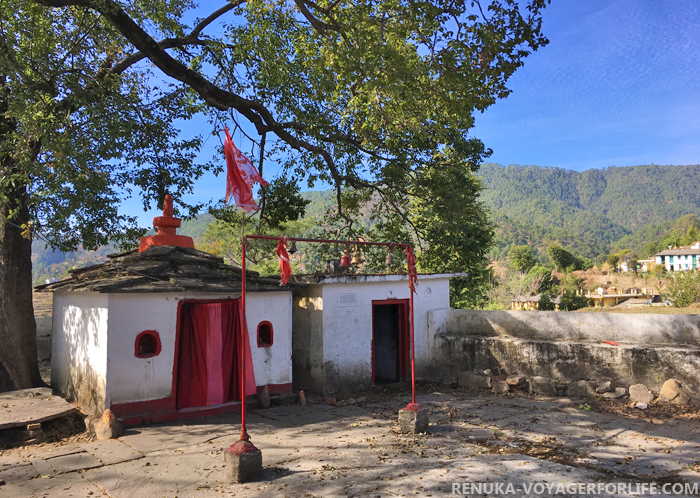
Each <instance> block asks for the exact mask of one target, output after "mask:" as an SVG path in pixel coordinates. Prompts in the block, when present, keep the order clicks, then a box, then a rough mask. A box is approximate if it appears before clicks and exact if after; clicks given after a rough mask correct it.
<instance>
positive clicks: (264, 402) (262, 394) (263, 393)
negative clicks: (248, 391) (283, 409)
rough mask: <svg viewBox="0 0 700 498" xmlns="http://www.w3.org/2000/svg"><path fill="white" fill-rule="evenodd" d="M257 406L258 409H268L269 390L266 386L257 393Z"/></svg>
mask: <svg viewBox="0 0 700 498" xmlns="http://www.w3.org/2000/svg"><path fill="white" fill-rule="evenodd" d="M258 406H260V408H270V388H269V387H268V386H263V387H262V389H260V391H258Z"/></svg>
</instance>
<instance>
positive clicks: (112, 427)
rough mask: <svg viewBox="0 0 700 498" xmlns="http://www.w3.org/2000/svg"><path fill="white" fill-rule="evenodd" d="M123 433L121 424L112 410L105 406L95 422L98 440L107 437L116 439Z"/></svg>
mask: <svg viewBox="0 0 700 498" xmlns="http://www.w3.org/2000/svg"><path fill="white" fill-rule="evenodd" d="M123 433H124V431H123V429H122V424H120V423H119V420H117V417H115V416H114V414H113V413H112V410H110V409H109V408H107V409H106V410H105V411H104V413H103V414H102V416H101V417H100V420H98V421H97V423H96V424H95V435H96V436H97V439H99V440H100V441H104V440H107V439H116V438H118V437H119V436H121V435H122V434H123Z"/></svg>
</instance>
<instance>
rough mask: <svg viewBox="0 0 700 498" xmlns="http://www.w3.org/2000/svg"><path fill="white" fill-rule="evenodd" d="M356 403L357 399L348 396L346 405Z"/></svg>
mask: <svg viewBox="0 0 700 498" xmlns="http://www.w3.org/2000/svg"><path fill="white" fill-rule="evenodd" d="M356 403H357V400H356V399H355V398H350V399H349V400H348V405H354V404H356Z"/></svg>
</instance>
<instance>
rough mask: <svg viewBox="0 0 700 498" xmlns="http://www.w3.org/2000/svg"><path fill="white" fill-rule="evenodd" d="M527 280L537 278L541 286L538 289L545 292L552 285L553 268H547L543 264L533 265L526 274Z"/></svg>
mask: <svg viewBox="0 0 700 498" xmlns="http://www.w3.org/2000/svg"><path fill="white" fill-rule="evenodd" d="M525 279H526V280H537V281H539V282H540V286H539V288H538V289H537V291H538V292H545V291H548V290H550V289H551V287H552V270H550V269H549V268H545V267H544V266H541V265H535V266H533V267H532V268H531V269H530V271H529V272H527V275H525Z"/></svg>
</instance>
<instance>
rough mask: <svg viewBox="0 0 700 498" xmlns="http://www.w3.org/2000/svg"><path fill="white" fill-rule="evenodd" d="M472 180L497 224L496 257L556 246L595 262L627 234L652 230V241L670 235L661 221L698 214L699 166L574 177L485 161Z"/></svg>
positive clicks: (622, 170)
mask: <svg viewBox="0 0 700 498" xmlns="http://www.w3.org/2000/svg"><path fill="white" fill-rule="evenodd" d="M479 176H480V177H481V178H482V179H483V182H484V186H485V188H486V190H485V191H484V193H483V200H484V202H485V203H486V205H487V206H488V207H489V208H490V209H491V210H492V211H493V213H494V219H495V220H497V221H498V222H499V224H500V228H499V229H498V230H497V242H498V246H497V248H496V249H495V250H494V256H496V257H501V256H503V255H504V254H505V252H507V250H508V248H509V247H510V246H511V245H513V244H522V243H531V244H532V245H533V246H534V247H538V248H542V247H546V245H547V244H548V243H550V242H554V241H556V242H559V243H560V244H562V245H564V246H566V247H567V248H570V249H571V250H572V251H573V252H575V253H577V254H578V255H581V256H585V257H589V258H595V257H596V256H598V255H600V254H603V253H607V252H609V251H610V250H611V249H612V248H613V247H617V245H618V244H617V241H618V240H620V239H621V238H623V237H625V236H629V235H631V234H633V233H634V232H637V231H639V230H644V229H645V228H647V227H650V226H657V225H658V227H657V228H654V229H650V231H649V234H648V235H652V233H654V234H656V235H655V236H658V235H661V234H662V233H665V230H668V229H669V227H666V226H664V225H663V224H664V223H669V222H670V223H671V224H672V222H673V220H676V219H678V218H681V217H682V216H684V215H687V214H700V165H692V166H657V165H647V166H632V167H624V168H617V167H610V168H606V169H600V170H588V171H584V172H577V171H571V170H565V169H562V168H543V167H538V166H518V165H515V166H501V165H498V164H493V163H485V164H484V165H482V167H481V169H480V170H479ZM523 240H528V242H523ZM623 245H624V244H623Z"/></svg>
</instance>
